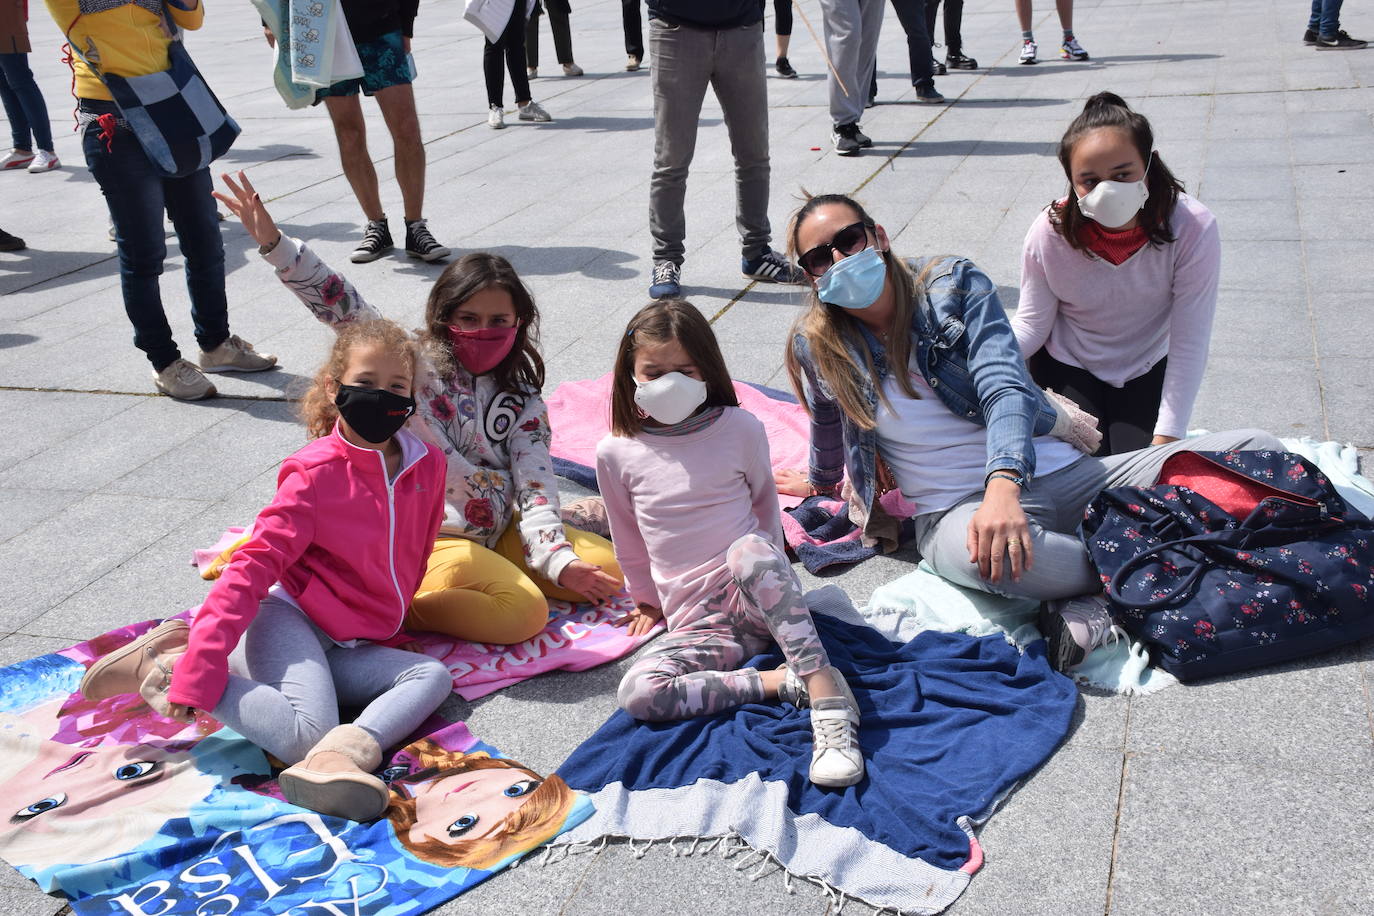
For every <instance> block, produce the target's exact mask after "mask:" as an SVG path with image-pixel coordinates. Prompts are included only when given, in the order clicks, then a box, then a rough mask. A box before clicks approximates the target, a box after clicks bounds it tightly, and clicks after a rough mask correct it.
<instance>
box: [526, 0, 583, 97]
mask: <svg viewBox="0 0 1374 916" xmlns="http://www.w3.org/2000/svg"><path fill="white" fill-rule="evenodd" d="M545 8H547V9H548V13H549V29H550V30H552V32H553V48H554V53H555V54H556V55H557V56H558V62H559V63H560V64H562V65H563V75H564V76H581V75H582V74H583V73H584V72H585V71H583V69H582V68H581V67H579V66H578V65H577V62H576V61H574V60H573V49H572V24H571V23H570V22H569V21H568V17H570V16H571V15H572V6H571V4H569V3H568V0H535V4H534V12H533V13H531V14H530V21H529V22H528V23H526V24H525V60H526V61H527V62H528V64H529V68H528V72H527V74H526V75H527V76H529V78H530V79H535V78H536V77H538V76H539V17H540V15H541V14H542V13H543V12H544V10H545Z"/></svg>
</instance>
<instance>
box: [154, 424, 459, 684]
mask: <svg viewBox="0 0 1374 916" xmlns="http://www.w3.org/2000/svg"><path fill="white" fill-rule="evenodd" d="M396 435H397V438H398V439H399V441H400V443H401V449H402V456H403V457H402V467H401V470H400V471H399V472H398V473H397V474H396V477H395V479H394V480H392V481H391V482H390V483H388V482H387V476H386V461H385V459H384V457H383V456H382V453H381V452H378V451H374V450H372V449H365V448H358V447H357V446H355V445H353V444H351V443H350V442H348V441H347V440H346V439H344V438H343V436H342V435H340V434H339V430H338V427H337V426H335V428H334V432H332V433H330V434H329V435H328V436H324V437H322V438H319V439H316V440H315V441H314V442H311V443H310V444H309V445H307V446H306V447H305V448H303V449H301V450H300V451H298V452H296V453H295V454H294V455H292V456H291V457H289V458H287V459H286V460H285V461H283V462H282V466H281V471H280V472H279V473H278V475H277V495H276V496H275V497H273V499H272V502H271V503H270V504H269V505H268V506H267V508H265V509H263V510H262V512H260V513H258V518H257V521H255V522H254V523H253V535H252V537H251V538H249V540H248V541H246V542H245V543H244V544H243V546H241V547H239V548H238V550H236V551H234V555H233V558H232V559H231V560H230V561H229V563H228V565H227V566H225V568H224V572H223V574H221V575H220V577H219V579H218V581H216V582H215V586H214V588H213V589H211V591H210V595H209V597H207V598H206V599H205V603H204V604H202V605H201V606H200V610H199V611H197V612H196V615H195V619H194V620H193V621H192V624H191V641H190V645H189V646H188V647H187V649H186V654H185V655H183V656H182V657H181V658H180V659H178V660H177V663H176V667H175V669H174V673H173V676H172V687H171V690H170V692H169V694H168V699H170V700H171V702H173V703H180V704H182V705H184V706H190V707H192V708H195V709H202V710H206V711H210V710H213V709H214V708H215V706H216V704H218V703H219V701H220V698H221V697H222V696H223V695H224V688H225V685H226V684H227V683H228V679H229V653H230V652H232V651H233V650H234V647H235V646H236V645H238V641H239V639H241V638H242V637H243V634H244V631H245V630H247V629H248V625H249V624H251V623H252V622H253V618H254V617H255V616H257V613H258V604H259V603H260V602H261V601H262V599H263V598H264V597H266V595H267V592H268V589H270V588H271V587H272V585H273V584H274V583H277V582H280V583H281V586H282V588H283V589H285V590H286V593H287V594H288V595H290V597H291V598H292V599H293V600H294V601H295V602H296V604H297V605H298V606H299V607H300V608H301V610H302V611H304V612H305V614H306V615H307V616H309V618H310V619H311V620H312V621H314V623H315V625H316V626H318V627H319V628H320V629H321V630H323V631H324V632H325V633H326V634H327V635H328V636H329V637H330V638H331V639H334V640H337V641H340V642H346V641H348V640H351V639H365V640H369V641H371V642H381V643H388V642H391V641H393V640H395V639H396V638H397V637H398V634H400V633H401V622H402V621H403V620H404V619H405V615H406V610H407V609H408V608H409V607H410V602H411V599H412V598H414V597H415V592H416V590H417V589H418V588H419V587H420V580H421V579H422V578H423V577H424V574H425V564H426V563H427V562H428V560H429V553H430V551H431V550H432V549H433V548H434V538H435V536H436V535H437V534H438V532H439V523H440V522H441V521H443V518H444V475H445V466H444V456H443V453H442V452H441V451H440V450H439V449H438V448H437V447H435V446H433V445H427V444H425V443H423V442H421V441H420V440H419V439H418V438H416V437H415V436H413V435H412V434H410V433H409V432H406V431H405V430H402V431H400V432H399V433H397V434H396Z"/></svg>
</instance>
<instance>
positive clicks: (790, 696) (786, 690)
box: [774, 665, 811, 709]
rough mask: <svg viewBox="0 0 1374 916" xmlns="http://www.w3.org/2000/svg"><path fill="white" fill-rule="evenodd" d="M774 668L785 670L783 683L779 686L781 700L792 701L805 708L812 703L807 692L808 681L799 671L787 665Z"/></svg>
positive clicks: (799, 707)
mask: <svg viewBox="0 0 1374 916" xmlns="http://www.w3.org/2000/svg"><path fill="white" fill-rule="evenodd" d="M774 670H775V671H784V672H785V673H784V674H783V680H782V684H780V685H779V686H778V699H779V700H781V701H782V702H784V703H791V704H792V705H793V706H795V707H797V708H798V709H805V708H806V707H808V706H810V705H811V698H810V697H809V696H807V693H806V682H805V681H803V680H802V679H801V678H800V677H799V676H798V675H797V672H795V671H793V670H792V669H791V668H788V667H787V666H786V665H779V666H778V667H777V668H775V669H774Z"/></svg>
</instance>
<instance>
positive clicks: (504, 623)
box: [215, 172, 623, 645]
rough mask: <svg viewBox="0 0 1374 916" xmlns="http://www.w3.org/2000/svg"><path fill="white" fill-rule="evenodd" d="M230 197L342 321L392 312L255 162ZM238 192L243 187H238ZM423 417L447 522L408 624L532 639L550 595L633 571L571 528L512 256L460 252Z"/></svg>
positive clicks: (316, 305) (609, 587) (460, 634)
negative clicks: (377, 302) (297, 222)
mask: <svg viewBox="0 0 1374 916" xmlns="http://www.w3.org/2000/svg"><path fill="white" fill-rule="evenodd" d="M223 178H224V182H225V184H226V186H227V187H228V189H229V191H230V194H219V193H217V194H216V195H215V196H216V197H217V198H219V200H220V201H221V202H223V203H224V204H225V205H226V206H227V207H229V209H230V210H231V211H232V212H233V213H234V215H236V216H237V217H238V218H239V219H240V220H241V221H242V222H243V225H244V228H245V229H247V230H248V233H249V235H251V236H252V237H253V238H254V240H256V241H257V242H258V245H259V246H260V247H259V249H258V250H259V252H260V253H261V254H262V256H263V258H264V259H266V260H267V262H268V263H269V264H271V265H272V266H273V267H274V268H275V269H276V271H277V276H278V277H279V278H280V279H281V281H282V283H284V284H286V287H287V288H288V289H290V290H291V291H292V292H293V293H295V294H296V296H297V297H298V298H299V299H300V300H301V301H302V302H303V303H305V305H306V307H307V308H309V309H310V311H311V312H312V313H314V315H315V317H316V318H318V319H319V320H320V321H322V322H324V323H325V324H328V325H330V326H332V327H334V328H336V329H337V328H339V327H340V326H342V325H345V324H348V323H350V322H354V321H371V320H374V319H377V318H380V317H381V313H380V312H379V311H378V310H377V309H376V308H374V307H373V306H372V305H370V304H368V303H367V302H366V301H364V300H363V298H362V296H360V295H359V294H358V292H357V290H355V289H354V288H353V286H352V284H350V283H349V282H348V281H347V280H346V279H344V277H343V276H342V275H340V274H338V273H335V272H334V271H333V270H332V269H331V268H330V267H329V266H328V265H327V264H325V263H324V262H323V261H322V260H320V258H319V256H318V255H316V254H315V253H314V252H313V251H311V250H310V249H309V248H308V247H306V245H305V244H304V243H303V242H301V241H298V240H296V239H293V238H290V237H289V236H286V235H284V234H282V232H281V231H280V230H278V229H277V226H276V224H275V223H274V222H273V220H272V217H271V215H270V214H268V212H267V208H266V207H265V206H263V203H262V199H261V198H260V197H259V196H258V194H257V192H256V191H255V190H254V189H253V186H252V184H251V183H250V182H249V181H248V179H247V177H246V176H244V174H243V173H242V172H240V173H239V175H238V181H237V182H236V181H234V180H233V179H231V178H230V177H229V176H228V175H225V176H223ZM231 195H232V196H231ZM416 333H417V336H418V338H419V341H420V345H421V347H420V349H421V359H420V363H419V365H418V366H417V367H416V371H415V390H414V396H415V401H416V413H415V416H413V417H411V419H410V420H409V421H408V423H407V428H408V429H410V430H411V431H412V432H413V433H415V434H416V435H417V436H419V437H420V438H421V439H423V440H425V441H426V442H430V443H432V444H434V445H437V446H438V447H439V448H440V449H441V450H442V451H443V453H444V457H445V459H446V461H447V465H448V475H447V483H446V488H445V513H444V521H443V524H442V525H441V526H440V529H439V537H438V540H437V541H436V543H435V546H434V552H433V553H432V554H431V555H430V559H429V566H428V570H427V572H426V574H425V576H424V579H423V581H422V582H421V583H420V588H419V591H418V593H417V594H416V596H415V599H414V601H413V602H412V603H411V607H410V612H409V614H408V616H407V618H406V622H405V626H406V629H409V630H430V631H433V632H437V633H444V634H447V635H450V636H454V637H457V638H459V639H467V640H472V641H474V642H484V643H497V644H502V645H510V644H513V643H518V642H523V641H524V640H526V639H529V638H530V637H532V636H534V635H535V634H536V633H538V632H539V631H540V630H542V629H543V628H544V625H545V624H546V623H547V622H548V614H549V608H548V600H547V599H549V598H556V599H561V600H565V601H592V602H596V601H602V600H604V599H606V598H609V597H610V596H611V595H613V594H615V593H616V592H617V591H619V590H620V587H621V585H622V582H623V579H622V577H621V573H620V567H619V566H618V565H617V564H616V560H615V553H614V551H613V550H612V549H611V545H610V543H609V542H607V541H606V540H605V539H604V538H601V537H598V536H597V535H595V534H591V533H589V532H585V531H579V530H577V529H575V528H569V527H565V526H564V524H563V521H562V518H561V515H560V510H559V503H558V484H557V482H556V479H555V477H554V473H553V460H552V458H551V457H550V456H549V443H550V441H551V440H552V432H551V431H550V429H549V418H548V410H547V408H546V407H545V406H544V401H543V398H542V397H541V396H540V389H541V388H542V387H543V384H544V361H543V359H541V358H540V355H539V311H538V309H537V308H536V307H535V303H534V297H533V296H532V295H531V294H530V291H529V289H528V288H527V287H526V286H525V284H524V283H523V282H522V281H521V280H520V277H519V276H518V275H517V274H516V272H515V269H514V268H513V267H511V265H510V263H509V262H508V261H507V260H506V259H505V258H503V257H501V256H500V255H495V254H489V253H486V252H475V253H472V254H468V255H465V256H463V257H461V258H459V259H458V260H456V261H454V262H453V263H452V264H450V265H449V266H448V267H447V268H446V269H445V270H444V272H443V273H442V274H440V276H439V279H438V280H437V281H436V282H435V284H434V287H433V289H432V290H430V294H429V299H428V301H427V302H426V305H425V323H424V327H423V328H421V329H420V330H419V331H417V332H416Z"/></svg>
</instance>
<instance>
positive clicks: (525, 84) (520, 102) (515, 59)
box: [501, 3, 530, 108]
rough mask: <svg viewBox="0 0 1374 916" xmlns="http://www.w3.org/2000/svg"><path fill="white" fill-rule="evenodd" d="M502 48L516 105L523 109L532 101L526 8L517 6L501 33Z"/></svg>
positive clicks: (521, 5) (519, 4)
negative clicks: (528, 64) (526, 67)
mask: <svg viewBox="0 0 1374 916" xmlns="http://www.w3.org/2000/svg"><path fill="white" fill-rule="evenodd" d="M501 46H502V48H503V49H504V50H505V53H506V69H507V70H508V71H509V72H510V89H511V92H512V93H513V94H514V95H515V104H516V105H517V106H518V107H521V108H523V107H524V106H525V105H528V104H529V101H530V80H529V75H528V73H527V72H526V70H525V6H524V4H522V3H517V4H515V7H514V9H512V10H511V14H510V21H509V22H507V23H506V30H505V31H504V32H502V33H501Z"/></svg>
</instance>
